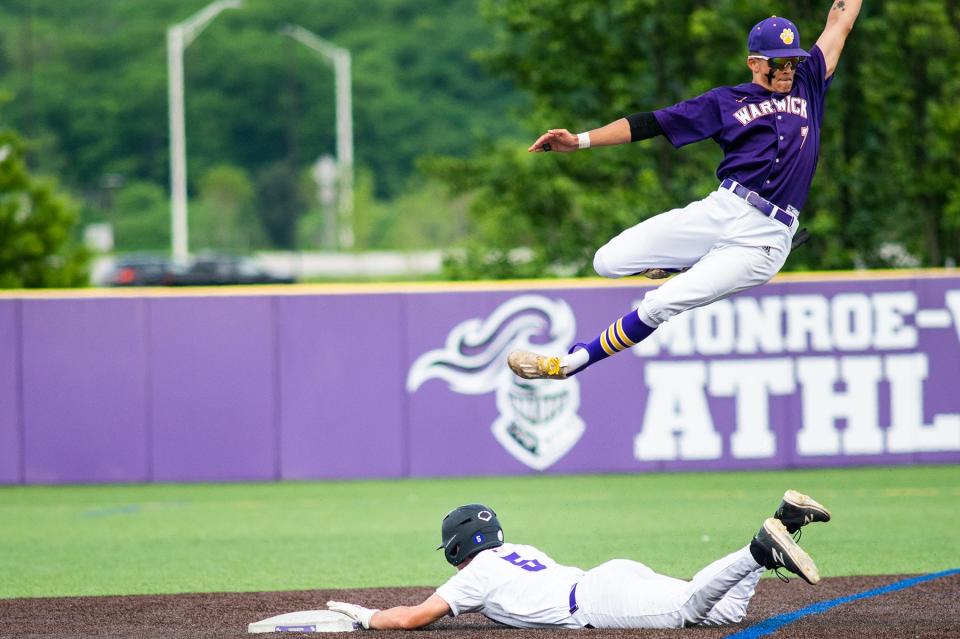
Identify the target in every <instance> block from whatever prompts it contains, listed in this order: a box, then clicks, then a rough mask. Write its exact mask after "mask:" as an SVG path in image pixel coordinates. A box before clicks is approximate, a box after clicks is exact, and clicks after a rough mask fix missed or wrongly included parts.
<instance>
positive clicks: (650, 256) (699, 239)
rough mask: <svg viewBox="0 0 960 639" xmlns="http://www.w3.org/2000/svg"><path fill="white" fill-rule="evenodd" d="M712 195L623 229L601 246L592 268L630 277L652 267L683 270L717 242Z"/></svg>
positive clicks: (610, 275)
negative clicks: (710, 197)
mask: <svg viewBox="0 0 960 639" xmlns="http://www.w3.org/2000/svg"><path fill="white" fill-rule="evenodd" d="M715 206H716V204H715V203H714V202H712V201H711V200H710V199H709V198H708V199H704V200H699V201H697V202H692V203H691V204H689V205H687V206H686V207H684V208H681V209H673V210H671V211H667V212H665V213H660V214H659V215H655V216H653V217H651V218H649V219H646V220H644V221H643V222H640V223H639V224H636V225H634V226H631V227H630V228H628V229H626V230H624V231H623V232H621V233H620V234H619V235H617V236H616V237H614V238H612V239H611V240H610V241H609V242H607V243H606V244H604V245H603V246H601V247H600V248H599V249H598V250H597V252H596V254H595V255H594V257H593V268H594V270H595V271H596V272H597V274H598V275H601V276H603V277H611V278H618V277H627V276H630V275H636V274H638V273H643V272H644V271H649V270H650V269H664V270H682V269H685V268H688V267H690V266H692V265H693V264H695V263H696V262H697V260H699V259H700V258H701V257H702V256H704V255H706V254H707V253H708V252H709V251H710V249H711V248H713V246H714V245H715V244H716V243H717V240H718V239H719V237H720V233H721V231H722V227H721V226H719V225H718V224H717V223H716V220H715V219H713V218H714V217H715V215H716V214H715V211H714V208H715Z"/></svg>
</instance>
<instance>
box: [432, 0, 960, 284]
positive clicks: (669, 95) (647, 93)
mask: <svg viewBox="0 0 960 639" xmlns="http://www.w3.org/2000/svg"><path fill="white" fill-rule="evenodd" d="M829 4H830V3H828V2H821V1H813V0H811V1H807V2H798V3H791V4H789V5H787V4H785V3H782V2H771V1H767V2H759V3H757V2H747V1H745V0H725V1H722V2H714V3H710V4H709V6H704V5H703V3H702V2H698V1H696V0H669V1H668V0H623V1H621V2H617V3H597V2H593V1H592V0H542V1H540V2H537V3H529V2H526V1H525V0H486V1H485V2H484V3H483V8H484V13H485V15H486V16H487V18H488V19H489V20H490V21H491V23H492V26H493V28H494V30H495V39H494V44H493V45H492V46H490V47H488V48H486V49H485V50H484V52H483V54H482V56H481V57H482V59H483V60H484V62H485V63H486V64H487V65H488V66H489V67H490V68H491V69H492V70H493V71H494V72H496V73H499V74H500V75H501V76H502V77H504V78H506V79H508V80H510V81H511V82H513V83H514V84H516V86H518V87H519V88H521V89H525V90H528V91H529V92H530V93H531V94H532V95H533V96H534V97H533V105H532V108H531V109H530V111H529V115H528V117H527V118H526V122H527V124H528V127H529V131H530V137H529V138H528V139H527V140H525V141H517V140H509V139H501V140H499V141H497V142H493V143H488V144H485V145H484V147H483V148H482V149H480V150H479V151H478V152H477V153H475V154H474V155H472V156H471V157H470V158H468V159H460V160H449V161H446V162H437V163H434V164H433V165H432V167H431V168H432V170H434V171H435V172H436V174H437V175H440V176H442V177H443V178H444V179H445V180H446V181H447V182H448V183H449V184H450V185H451V186H452V187H453V188H454V189H455V190H457V191H460V192H471V193H474V194H475V195H476V197H475V198H474V200H473V202H474V205H473V208H472V223H473V226H474V234H473V236H472V237H471V239H470V240H469V241H468V242H467V245H466V247H465V251H464V253H463V254H462V255H459V256H454V257H452V258H451V259H450V260H449V261H448V273H449V275H451V276H452V277H476V276H481V277H525V276H541V275H545V274H550V273H558V272H559V273H569V272H573V273H578V274H587V273H591V272H592V268H591V256H592V254H593V251H595V250H596V248H598V247H599V246H600V245H602V244H604V243H605V242H606V241H607V240H608V239H609V238H610V237H612V236H613V235H615V234H616V233H618V232H619V231H620V230H622V229H624V228H626V227H629V226H632V225H633V224H636V223H637V222H639V221H641V220H643V219H646V218H647V217H649V216H651V215H653V214H656V213H659V212H661V211H663V210H667V209H670V208H673V207H676V206H683V205H685V204H686V203H688V202H690V201H693V200H695V199H699V198H701V197H703V196H705V195H706V194H707V193H708V192H709V191H711V190H713V189H715V188H716V178H715V175H714V171H715V168H716V165H717V163H718V162H719V159H720V157H721V156H720V152H719V149H718V148H717V147H716V145H714V144H712V143H710V142H709V141H708V142H704V143H701V144H698V145H693V146H690V147H685V148H683V149H681V150H679V151H677V150H674V149H673V148H672V147H671V146H670V145H669V144H668V143H667V142H666V141H665V140H664V139H663V138H658V139H656V140H653V141H650V142H644V143H640V144H636V145H630V146H629V148H624V147H618V148H604V149H594V150H591V151H589V152H588V153H575V154H569V155H551V154H546V155H543V154H537V155H535V156H534V155H527V154H526V152H525V149H526V147H527V146H528V145H529V144H530V142H532V141H533V139H535V138H536V136H537V135H538V134H539V133H541V132H543V131H544V130H546V129H547V128H553V127H564V128H569V129H571V130H573V131H581V130H588V129H592V128H595V127H598V126H601V125H603V124H606V123H608V122H610V121H613V120H615V119H617V118H620V117H623V116H625V115H627V114H629V113H632V112H636V111H652V110H655V109H657V108H661V107H664V106H668V105H670V104H673V103H676V102H678V101H681V100H683V99H686V98H690V97H694V96H696V95H699V94H700V93H703V92H704V91H707V90H708V89H710V88H711V87H714V86H719V85H733V84H739V83H741V82H749V81H750V76H749V72H748V71H747V69H746V65H745V61H744V57H745V53H746V51H745V37H746V31H747V29H748V28H749V26H750V25H752V24H754V23H755V22H757V21H759V20H760V19H762V18H764V17H766V16H769V15H773V14H778V15H789V16H791V17H792V18H793V19H794V20H795V21H796V22H797V24H798V27H799V28H800V32H801V34H802V37H803V40H802V42H803V44H804V46H806V47H809V46H812V44H813V43H814V42H815V41H816V39H817V36H818V35H819V34H820V32H821V30H822V29H823V25H824V22H825V19H826V14H827V11H828V10H829V8H830V7H829ZM958 68H960V12H958V8H957V7H956V3H951V2H949V0H925V1H923V2H906V1H903V2H901V1H898V0H888V1H887V2H883V3H866V6H865V7H864V10H863V12H862V14H861V17H860V20H859V22H858V24H857V26H856V27H855V30H854V32H853V34H852V35H851V37H850V39H849V40H848V43H847V48H846V50H845V53H844V56H843V58H842V60H841V63H840V66H839V68H838V71H837V73H836V80H835V82H834V85H833V88H832V89H831V92H830V95H829V97H828V102H827V109H826V123H825V130H824V133H823V145H822V150H821V162H820V168H819V172H818V177H817V179H816V180H815V181H814V184H813V190H812V194H811V198H810V200H809V202H808V205H807V209H806V210H805V211H804V215H803V223H804V224H805V225H806V226H809V227H810V228H811V230H812V231H813V232H814V240H813V241H811V243H810V244H809V245H808V246H806V247H804V248H803V249H802V250H800V251H798V252H797V254H795V255H794V256H793V257H791V260H790V262H789V264H788V268H794V269H796V268H817V269H834V268H851V267H854V266H890V265H897V260H898V259H900V257H902V253H903V252H904V251H903V250H897V247H902V249H905V250H906V251H907V252H908V253H909V254H911V255H914V256H916V257H917V258H919V260H920V261H921V262H922V263H923V264H926V265H942V264H944V263H945V262H947V261H952V262H953V263H955V262H956V261H957V260H958V259H960V180H957V178H956V176H957V175H958V174H960V156H958V154H957V153H956V149H957V148H960V115H958V110H957V109H956V105H957V104H958V103H960V75H958V74H957V73H956V70H957V69H958ZM521 246H522V247H527V248H528V249H529V251H530V252H531V253H532V259H530V260H529V261H520V262H517V261H515V260H511V259H510V256H511V255H515V254H516V253H515V252H514V251H513V249H516V248H517V247H521Z"/></svg>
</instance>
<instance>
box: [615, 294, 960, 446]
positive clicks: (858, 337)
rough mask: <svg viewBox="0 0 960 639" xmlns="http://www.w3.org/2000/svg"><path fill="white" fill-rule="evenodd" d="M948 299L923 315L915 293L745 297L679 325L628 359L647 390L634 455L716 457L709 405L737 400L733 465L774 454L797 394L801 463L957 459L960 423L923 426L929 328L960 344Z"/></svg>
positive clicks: (953, 303) (943, 419)
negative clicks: (950, 455)
mask: <svg viewBox="0 0 960 639" xmlns="http://www.w3.org/2000/svg"><path fill="white" fill-rule="evenodd" d="M944 297H945V299H944V306H943V307H941V308H924V309H921V308H918V303H917V296H916V294H915V293H913V292H910V291H902V292H878V293H872V294H860V293H842V294H837V295H834V296H832V297H828V296H824V295H785V296H782V297H781V296H776V297H775V296H766V297H758V298H753V297H739V298H733V299H728V300H722V301H719V302H715V303H714V304H711V305H710V306H707V307H703V308H699V309H696V310H694V311H692V312H690V313H687V314H682V315H678V316H676V317H674V318H672V319H671V320H670V321H669V322H668V323H667V324H665V325H664V326H662V327H661V328H660V329H659V330H658V331H657V332H655V333H654V334H653V335H652V336H651V338H650V339H648V340H647V341H645V342H643V343H641V344H640V345H638V346H637V347H635V348H634V349H633V351H632V352H633V354H634V355H636V356H637V357H640V358H642V359H643V360H644V361H645V365H644V377H643V378H644V383H645V386H646V388H647V390H648V392H649V394H648V396H647V400H646V406H645V410H644V414H643V417H642V423H641V427H640V432H639V433H638V434H637V436H636V437H635V439H634V456H635V458H636V459H638V460H643V461H652V460H672V459H719V458H720V457H721V455H722V441H721V437H720V435H719V434H718V433H717V430H716V428H715V424H714V417H713V415H712V414H711V411H710V405H709V402H708V400H709V399H711V398H734V400H735V406H736V409H735V415H736V416H735V422H736V424H735V430H734V432H733V434H732V436H731V439H730V452H731V455H732V456H733V457H734V458H739V459H746V458H769V457H772V456H774V454H775V452H776V449H777V441H776V436H775V434H774V433H775V424H774V423H773V420H772V418H771V415H770V412H769V404H770V399H771V397H773V396H777V395H794V394H799V395H800V397H801V406H802V415H801V418H800V424H801V427H800V429H799V430H798V431H797V432H796V442H795V449H796V452H797V453H798V455H800V456H822V455H871V454H881V453H911V452H932V451H956V450H960V414H935V415H931V416H929V418H927V417H925V415H926V411H925V410H924V383H925V381H926V380H927V378H928V375H929V366H928V364H929V356H928V354H927V353H924V352H918V351H917V347H918V342H919V335H920V333H921V332H922V331H924V330H928V329H943V328H947V327H949V326H950V325H951V324H952V325H953V327H954V328H955V329H956V334H957V338H958V339H960V290H954V291H947V292H946V294H945V296H944ZM800 353H803V354H802V355H799V354H800ZM810 353H814V354H810ZM818 353H819V354H818ZM663 355H670V356H672V358H671V359H669V360H661V359H659V357H661V356H663ZM729 356H733V357H729ZM958 388H960V387H958ZM881 402H886V404H887V405H886V406H885V407H884V406H882V405H881ZM881 408H885V409H886V410H885V411H884V412H885V413H886V414H888V415H889V423H887V424H882V423H881V422H880V419H879V415H880V410H881ZM841 422H843V423H844V424H845V426H844V427H843V428H838V425H839V423H841Z"/></svg>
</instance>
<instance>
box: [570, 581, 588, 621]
mask: <svg viewBox="0 0 960 639" xmlns="http://www.w3.org/2000/svg"><path fill="white" fill-rule="evenodd" d="M578 610H580V606H578V605H577V584H573V588H571V589H570V614H571V615H572V614H573V613H575V612H576V611H578ZM583 627H584V628H591V629H592V628H593V626H591V625H590V624H584V626H583Z"/></svg>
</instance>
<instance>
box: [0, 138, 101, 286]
mask: <svg viewBox="0 0 960 639" xmlns="http://www.w3.org/2000/svg"><path fill="white" fill-rule="evenodd" d="M76 220H77V210H76V206H75V205H74V204H73V203H72V202H71V201H70V200H69V199H68V198H66V197H65V196H63V195H61V194H60V193H58V191H57V189H56V186H55V184H54V183H53V182H52V181H50V180H45V179H38V178H35V177H33V176H31V175H30V173H29V171H28V170H27V165H26V161H25V158H24V152H23V144H22V142H21V140H20V138H19V137H18V136H17V135H15V134H14V133H12V132H10V131H4V132H0V288H44V287H69V286H82V285H84V284H86V281H87V273H86V267H87V260H88V256H87V254H86V252H85V251H84V250H83V249H82V248H80V247H77V246H76V245H75V244H73V243H72V242H71V241H70V233H71V230H72V228H73V225H74V223H75V222H76Z"/></svg>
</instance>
